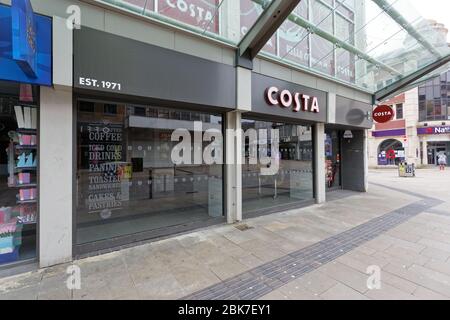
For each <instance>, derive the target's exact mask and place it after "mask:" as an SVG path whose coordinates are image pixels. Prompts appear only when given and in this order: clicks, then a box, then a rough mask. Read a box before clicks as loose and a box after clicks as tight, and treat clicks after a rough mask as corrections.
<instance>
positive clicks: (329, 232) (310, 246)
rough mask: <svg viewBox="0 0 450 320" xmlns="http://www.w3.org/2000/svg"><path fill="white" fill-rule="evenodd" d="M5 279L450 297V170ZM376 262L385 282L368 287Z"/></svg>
mask: <svg viewBox="0 0 450 320" xmlns="http://www.w3.org/2000/svg"><path fill="white" fill-rule="evenodd" d="M417 174H418V176H417V177H416V178H414V179H407V178H398V177H397V176H396V171H394V170H383V171H381V170H377V171H372V172H371V173H370V182H371V185H370V191H369V192H368V193H367V194H361V193H351V192H337V193H333V194H330V198H331V199H333V200H332V201H330V202H328V203H326V204H324V205H318V206H312V207H309V208H305V209H300V210H292V211H288V212H283V213H279V214H274V215H269V216H264V217H258V218H254V219H250V220H247V221H244V222H243V224H246V225H247V226H248V227H250V229H248V230H246V231H240V230H238V229H237V228H236V226H228V225H222V226H216V227H212V228H208V229H205V230H201V231H198V232H194V233H191V234H187V235H183V236H178V237H174V238H171V239H167V240H163V241H159V242H153V243H148V244H144V245H141V246H138V247H133V248H129V249H125V250H122V251H119V252H114V253H110V254H106V255H102V256H97V257H92V258H87V259H82V260H79V261H75V262H74V265H76V266H79V267H80V268H81V275H82V277H81V280H82V282H81V290H68V289H67V286H66V283H65V281H66V280H67V278H68V275H67V274H66V270H67V267H69V266H70V265H61V266H57V267H53V268H48V269H45V270H39V271H35V272H31V273H27V274H23V275H19V276H14V277H10V278H5V279H0V299H450V171H446V172H445V173H441V172H439V171H437V170H434V169H433V170H419V171H418V173H417ZM369 267H371V268H372V269H373V268H375V269H376V268H380V270H381V273H380V275H381V282H380V283H381V289H379V290H370V289H369V288H368V286H367V283H368V279H369V274H367V271H368V268H369Z"/></svg>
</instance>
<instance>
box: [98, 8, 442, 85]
mask: <svg viewBox="0 0 450 320" xmlns="http://www.w3.org/2000/svg"><path fill="white" fill-rule="evenodd" d="M275 1H277V0H102V1H99V2H103V3H108V4H111V5H114V6H117V7H120V8H123V9H124V10H128V11H132V12H134V13H137V14H139V15H143V16H146V17H149V18H150V19H156V20H158V21H161V22H163V23H168V24H171V25H175V26H177V27H179V28H182V29H186V30H189V31H191V32H194V33H197V34H200V35H202V36H205V37H209V38H213V39H215V40H218V41H221V42H225V43H228V44H229V45H231V46H235V47H236V48H237V47H238V46H239V44H240V42H241V41H242V39H243V38H244V37H245V35H246V34H247V32H248V31H249V30H250V29H251V28H252V27H254V25H255V23H256V22H257V21H258V19H259V18H260V17H261V15H262V14H263V13H264V10H267V8H269V7H270V6H271V5H272V4H273V3H274V2H275ZM278 1H279V0H278ZM449 27H450V26H449ZM447 33H448V30H447V29H446V28H445V26H443V25H442V24H439V23H438V22H436V21H432V20H426V19H425V18H424V17H422V16H421V15H420V14H419V13H418V12H417V11H416V10H415V9H414V8H413V6H412V5H411V3H410V2H409V0H301V1H300V3H299V5H298V6H297V7H296V8H295V9H294V10H293V11H292V12H291V14H290V15H289V16H288V18H287V19H286V20H285V21H284V22H283V23H282V24H281V26H280V27H279V28H278V30H277V31H276V32H275V33H274V34H273V35H272V37H271V38H270V39H269V41H268V42H267V44H266V45H265V46H264V48H263V49H262V50H261V52H260V53H259V55H260V56H261V57H264V58H267V59H272V60H276V61H278V62H280V63H283V64H288V65H290V66H292V67H294V68H298V69H302V70H306V71H308V72H312V73H315V74H318V75H320V76H323V77H326V78H330V79H332V80H335V81H338V82H341V83H344V84H347V85H351V86H353V87H355V86H356V87H358V88H360V89H363V90H365V91H367V92H369V93H376V92H378V91H380V90H383V89H385V88H386V87H389V86H392V85H395V84H397V83H401V81H402V80H404V79H409V78H410V77H411V76H412V75H416V74H418V75H419V76H418V77H416V78H414V80H411V81H409V82H408V85H410V86H411V83H413V85H415V84H417V83H419V82H421V81H423V80H426V79H428V78H429V77H430V74H429V72H434V73H433V74H434V75H436V74H438V73H439V72H442V71H446V70H447V67H450V66H447V65H444V66H439V67H440V68H439V69H437V70H434V71H433V69H436V68H437V67H436V68H431V67H430V66H434V65H435V64H436V62H438V61H441V60H444V59H448V58H449V57H450V47H449V44H448V43H447ZM447 61H449V60H447ZM420 70H426V71H427V72H428V74H427V75H423V77H422V75H421V74H420Z"/></svg>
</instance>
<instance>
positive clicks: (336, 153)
mask: <svg viewBox="0 0 450 320" xmlns="http://www.w3.org/2000/svg"><path fill="white" fill-rule="evenodd" d="M341 136H342V132H341V131H339V130H325V174H326V188H327V191H333V190H336V189H341Z"/></svg>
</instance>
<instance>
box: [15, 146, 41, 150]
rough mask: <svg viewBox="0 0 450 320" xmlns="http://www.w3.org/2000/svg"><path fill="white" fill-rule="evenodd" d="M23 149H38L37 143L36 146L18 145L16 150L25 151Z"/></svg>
mask: <svg viewBox="0 0 450 320" xmlns="http://www.w3.org/2000/svg"><path fill="white" fill-rule="evenodd" d="M23 150H37V145H34V146H21V145H16V151H23Z"/></svg>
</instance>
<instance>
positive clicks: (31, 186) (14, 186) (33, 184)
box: [10, 183, 37, 188]
mask: <svg viewBox="0 0 450 320" xmlns="http://www.w3.org/2000/svg"><path fill="white" fill-rule="evenodd" d="M36 187H37V184H36V183H28V184H15V185H12V186H10V188H36Z"/></svg>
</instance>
